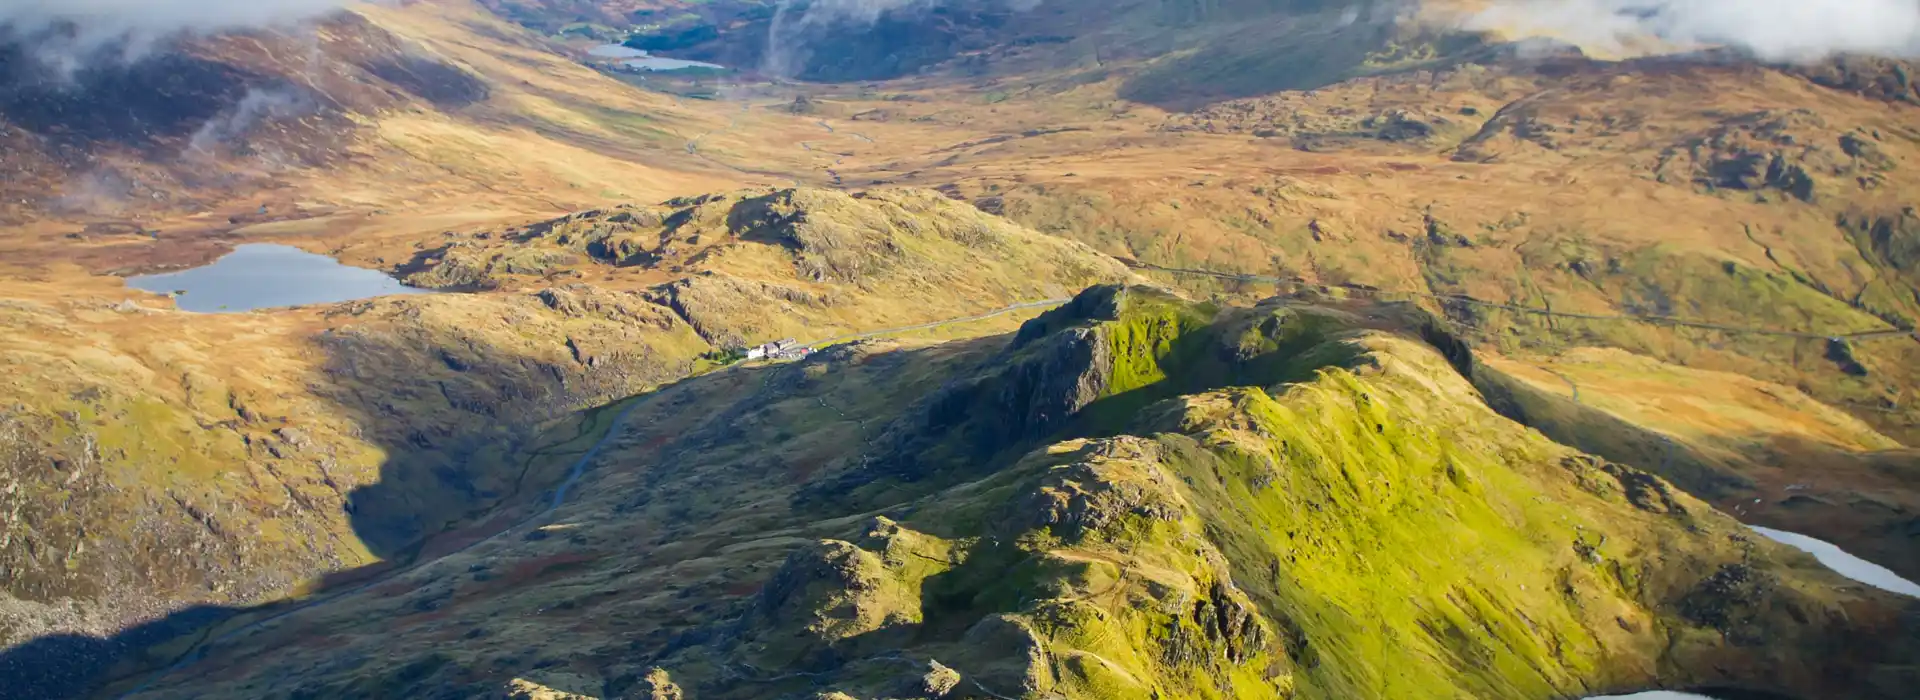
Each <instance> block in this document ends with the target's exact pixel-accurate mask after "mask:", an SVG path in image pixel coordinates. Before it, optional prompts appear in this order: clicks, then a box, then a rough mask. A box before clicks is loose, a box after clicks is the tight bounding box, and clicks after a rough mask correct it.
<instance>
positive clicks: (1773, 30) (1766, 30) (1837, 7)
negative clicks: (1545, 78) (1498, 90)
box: [1464, 0, 1920, 61]
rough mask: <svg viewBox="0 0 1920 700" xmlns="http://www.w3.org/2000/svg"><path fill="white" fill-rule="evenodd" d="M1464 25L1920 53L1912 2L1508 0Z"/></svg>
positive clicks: (1692, 42) (1682, 42)
mask: <svg viewBox="0 0 1920 700" xmlns="http://www.w3.org/2000/svg"><path fill="white" fill-rule="evenodd" d="M1464 24H1465V27H1466V28H1468V29H1478V30H1497V31H1504V32H1507V33H1511V34H1518V35H1525V36H1550V37H1554V38H1559V39H1563V40H1567V41H1570V42H1573V43H1576V44H1580V45H1581V46H1583V47H1585V48H1589V49H1597V50H1599V51H1603V52H1607V53H1639V52H1641V50H1643V49H1644V47H1645V46H1646V44H1645V40H1646V39H1648V38H1657V39H1659V40H1661V41H1663V42H1666V43H1668V44H1670V45H1677V47H1678V48H1682V49H1686V48H1698V47H1704V46H1715V45H1717V46H1730V47H1734V48H1738V49H1742V50H1745V51H1748V52H1751V53H1753V54H1754V55H1755V56H1758V57H1760V58H1763V59H1766V60H1775V61H1811V60H1817V59H1820V58H1825V57H1827V56H1831V55H1834V54H1840V53H1864V54H1878V55H1888V56H1913V55H1915V54H1917V53H1920V4H1915V3H1913V2H1910V1H1908V0H1813V1H1805V0H1757V1H1754V0H1657V1H1655V2H1645V1H1640V0H1508V1H1505V2H1499V3H1495V4H1494V5H1492V6H1491V7H1488V8H1486V9H1484V10H1482V11H1480V12H1478V13H1476V14H1474V15H1472V16H1471V17H1470V18H1469V19H1468V20H1467V21H1466V22H1465V23H1464Z"/></svg>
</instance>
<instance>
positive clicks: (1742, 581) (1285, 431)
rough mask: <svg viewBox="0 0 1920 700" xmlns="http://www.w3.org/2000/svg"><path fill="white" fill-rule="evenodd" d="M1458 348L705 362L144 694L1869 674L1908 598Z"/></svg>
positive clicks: (1086, 344) (1110, 335) (1416, 316)
mask: <svg viewBox="0 0 1920 700" xmlns="http://www.w3.org/2000/svg"><path fill="white" fill-rule="evenodd" d="M1423 329H1424V332H1423ZM1436 342H1437V343H1438V344H1439V346H1436V345H1435V344H1434V343H1436ZM1442 347H1444V348H1445V350H1444V351H1443V350H1442ZM1473 363H1474V360H1473V358H1472V357H1471V356H1470V351H1469V350H1467V349H1466V348H1464V346H1461V345H1459V344H1458V343H1457V341H1452V340H1451V339H1450V338H1449V336H1447V335H1446V334H1445V332H1444V331H1443V330H1441V329H1440V328H1439V327H1437V326H1435V325H1433V323H1432V319H1431V318H1430V317H1428V316H1426V315H1425V314H1424V313H1422V312H1418V311H1417V310H1414V309H1411V308H1409V307H1404V306H1395V305H1374V304H1357V303H1352V302H1337V301H1308V300H1300V299H1295V300H1273V301H1269V302H1266V303H1263V304H1261V305H1258V306H1255V307H1252V308H1219V307H1214V306H1211V305H1201V304H1193V303H1190V302H1186V301H1183V300H1180V299H1178V298H1176V297H1173V296H1170V295H1168V294H1166V293H1164V292H1160V291H1156V290H1153V289H1149V288H1141V287H1128V288H1122V287H1096V288H1093V289H1091V290H1089V291H1087V292H1085V293H1083V294H1081V295H1080V296H1079V297H1078V298H1077V299H1075V300H1074V301H1073V302H1072V303H1070V304H1068V305H1066V306H1064V307H1062V308H1060V309H1058V310H1056V311H1053V312H1050V313H1048V314H1045V315H1043V316H1041V317H1039V318H1036V319H1034V320H1032V321H1030V322H1028V323H1027V325H1026V326H1025V327H1024V328H1023V329H1022V330H1021V331H1020V332H1019V333H1017V334H1014V335H1013V336H1010V337H1002V338H998V339H985V340H978V341H965V342H959V343H949V344H945V345H928V346H915V347H890V346H882V345H873V344H856V345H852V346H846V347H843V348H839V349H835V350H833V351H830V352H825V353H820V354H818V355H816V356H815V357H814V358H812V359H809V360H807V361H804V362H801V363H797V364H791V365H785V366H776V367H765V368H750V369H741V370H733V371H728V372H722V373H717V374H713V375H709V376H706V377H702V378H700V379H697V380H693V381H689V382H683V383H681V384H679V385H675V386H673V387H670V388H667V389H664V390H662V391H660V392H658V393H656V394H653V395H650V396H648V397H646V398H644V399H641V403H640V404H638V406H637V407H636V408H635V409H634V410H633V412H632V414H631V415H630V416H629V417H628V418H627V420H626V422H625V423H624V426H625V427H624V432H623V433H621V434H620V436H619V437H618V438H617V440H616V441H615V442H614V443H613V445H612V446H611V447H609V448H608V452H607V453H606V454H604V455H602V456H601V457H600V458H599V459H597V460H596V461H595V462H594V464H593V466H592V468H591V469H590V470H589V471H588V473H587V475H586V477H585V478H584V480H583V481H582V483H581V484H580V486H579V487H578V488H577V491H576V492H577V493H579V494H580V495H579V496H578V498H577V500H575V501H572V502H570V503H569V504H568V505H567V506H566V507H564V508H562V509H560V510H559V511H557V512H556V513H555V514H554V515H553V517H552V518H551V519H550V520H544V521H540V522H538V523H534V524H533V526H530V527H529V528H528V529H525V530H524V531H522V530H516V531H513V532H510V533H508V535H507V536H503V537H500V538H496V539H495V540H493V541H489V542H486V543H483V544H482V545H481V546H477V547H475V548H473V549H472V550H470V551H466V552H461V553H457V554H454V555H452V556H449V557H446V558H444V559H441V560H439V561H437V562H435V563H433V564H432V565H430V566H427V567H423V568H422V569H419V570H416V571H412V572H408V573H405V574H402V575H400V576H397V577H394V578H393V579H392V580H390V581H386V582H383V583H381V584H379V585H378V586H377V587H375V588H373V589H370V590H367V591H364V592H360V593H353V594H349V595H347V596H344V597H342V598H339V599H336V600H330V601H327V602H326V603H324V604H321V605H317V606H314V607H312V608H310V609H307V610H302V611H298V612H295V613H293V614H292V615H291V616H290V617H289V619H288V620H287V621H285V622H277V623H275V624H273V625H270V626H264V627H262V628H259V629H257V630H250V631H248V633H247V634H246V635H245V636H244V641H242V640H228V641H219V642H215V643H213V644H211V645H209V646H207V647H206V648H205V654H206V658H205V660H203V661H200V662H198V663H197V664H196V665H195V670H193V671H192V672H191V673H188V672H181V673H177V674H173V675H169V676H165V677H163V678H161V679H160V681H159V682H158V683H157V684H155V685H154V686H152V687H150V688H148V689H147V692H146V694H145V695H144V696H145V697H188V696H193V697H218V696H222V695H245V694H247V693H248V692H251V690H257V689H259V688H262V687H267V686H265V685H263V684H267V683H271V684H272V687H275V688H282V689H297V690H296V691H294V692H304V693H309V694H316V695H325V696H390V695H430V694H433V693H436V692H438V693H449V694H460V693H468V694H472V693H484V692H496V690H497V689H504V688H510V687H511V688H521V689H525V688H528V687H537V688H541V689H543V690H542V692H554V693H560V692H565V693H576V694H581V695H588V696H622V695H626V696H632V695H633V694H635V693H639V694H640V696H642V697H645V696H647V694H649V693H651V694H653V696H655V697H659V696H660V695H659V694H660V693H674V692H684V693H685V694H686V695H688V696H697V697H717V698H735V697H737V698H750V697H770V696H780V695H794V694H800V695H807V694H822V696H832V697H843V696H852V697H1045V696H1049V695H1064V696H1066V697H1087V698H1096V697H1098V698H1113V697H1154V696H1157V697H1275V698H1283V697H1285V698H1352V697H1381V698H1431V697H1488V698H1549V697H1569V696H1580V695H1584V694H1589V693H1596V692H1600V691H1606V690H1614V689H1631V688H1637V687H1650V686H1654V685H1656V684H1657V685H1660V686H1665V687H1720V688H1738V689H1744V690H1748V691H1754V692H1766V693H1776V694H1782V695H1786V696H1790V697H1863V698H1872V697H1885V698H1894V697H1902V696H1903V694H1904V693H1905V686H1904V685H1903V684H1902V683H1901V681H1900V680H1899V679H1901V678H1904V677H1907V676H1906V674H1910V673H1911V672H1912V669H1913V660H1914V658H1915V656H1914V654H1915V652H1916V650H1915V648H1914V647H1913V643H1914V642H1913V639H1914V637H1913V634H1914V631H1913V629H1912V627H1911V625H1912V619H1913V618H1912V610H1913V604H1912V603H1911V602H1910V601H1909V600H1907V599H1904V598H1898V597H1895V596H1892V595H1890V594H1885V593H1881V592H1877V591H1874V590H1870V589H1866V588H1864V587H1861V586H1858V585H1855V584H1852V583H1851V582H1848V581H1846V580H1845V579H1842V578H1839V577H1838V576H1837V575H1836V574H1834V573H1832V572H1830V571H1828V570H1826V569H1825V568H1823V567H1822V566H1820V565H1819V564H1817V563H1816V562H1814V561H1813V560H1812V559H1811V558H1809V557H1807V556H1804V555H1801V554H1799V553H1797V552H1794V551H1792V550H1789V549H1785V548H1783V547H1782V546H1780V545H1777V544H1775V543H1773V542H1771V541H1769V540H1766V539H1764V538H1762V537H1759V536H1757V535H1755V534H1753V533H1751V532H1750V531H1749V530H1747V529H1746V528H1745V527H1744V526H1742V525H1741V524H1740V523H1738V522H1736V521H1735V520H1733V519H1732V518H1729V517H1728V516H1726V515H1724V514H1722V513H1720V512H1718V511H1716V510H1714V509H1713V508H1712V507H1711V506H1709V505H1707V504H1706V503H1703V502H1702V501H1700V500H1697V499H1695V498H1693V497H1691V496H1689V495H1687V494H1686V493H1684V492H1682V491H1680V490H1678V489H1676V488H1674V487H1672V486H1671V485H1669V484H1668V483H1667V482H1666V481H1664V480H1662V479H1660V478H1658V477H1655V476H1652V475H1650V474H1648V473H1645V472H1643V471H1640V470H1638V469H1635V468H1632V467H1628V466H1624V465H1621V464H1618V463H1614V462H1611V461H1608V460H1606V459H1603V458H1599V457H1595V456H1592V455H1589V454H1585V453H1582V452H1580V451H1578V450H1576V449H1573V448H1570V447H1567V446H1564V445H1561V444H1557V443H1555V442H1552V441H1550V440H1549V439H1547V438H1546V437H1545V436H1543V435H1541V434H1540V433H1538V432H1535V431H1533V430H1531V429H1529V428H1526V427H1523V426H1521V425H1519V424H1516V423H1514V422H1512V421H1511V420H1509V419H1507V418H1504V417H1502V416H1501V415H1499V414H1498V413H1496V412H1494V411H1493V410H1492V409H1491V408H1489V407H1488V406H1487V404H1486V403H1485V402H1484V401H1483V400H1482V398H1481V396H1480V394H1479V392H1478V391H1477V390H1476V389H1475V388H1474V386H1473V384H1472V383H1471V382H1470V381H1469V379H1468V378H1467V377H1466V376H1464V375H1463V374H1462V373H1461V368H1463V367H1464V368H1471V367H1472V366H1473ZM535 526H537V527H535ZM434 640H438V641H434ZM375 650H379V653H377V654H376V653H373V652H374V651H375ZM351 659H358V661H356V662H352V663H345V662H346V661H348V660H351ZM836 693H837V694H839V695H836ZM667 696H668V697H670V696H671V694H669V695H667Z"/></svg>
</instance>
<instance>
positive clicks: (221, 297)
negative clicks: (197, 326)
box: [127, 243, 431, 313]
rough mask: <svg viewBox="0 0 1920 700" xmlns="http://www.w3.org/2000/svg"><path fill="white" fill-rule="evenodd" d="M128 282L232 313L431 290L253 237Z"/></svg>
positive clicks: (186, 303) (201, 308)
mask: <svg viewBox="0 0 1920 700" xmlns="http://www.w3.org/2000/svg"><path fill="white" fill-rule="evenodd" d="M127 286H129V287H133V288H135V289H144V290H146V291H149V292H158V293H160V294H167V293H171V292H175V291H183V292H185V293H184V294H181V295H180V296H178V297H175V298H174V300H173V301H174V305H176V306H178V307H179V308H180V309H181V310H183V311H195V312H199V313H232V312H239V311H250V310H253V309H269V308H274V307H280V306H301V305H305V304H332V303H337V302H342V301H352V300H354V299H366V298H369V297H379V296H387V295H390V294H429V293H431V292H429V291H428V290H425V289H419V288H415V287H409V286H406V285H404V284H401V283H400V281H399V280H396V279H394V278H392V277H389V276H387V275H386V274H384V273H381V272H378V271H375V270H367V269H363V268H358V267H348V266H346V265H342V264H340V262H339V261H337V260H334V259H333V258H329V257H327V256H325V255H315V254H313V253H309V252H307V251H304V250H301V249H299V248H295V247H292V246H284V245H274V244H270V243H249V244H247V245H242V246H239V247H236V248H234V249H233V252H231V253H228V254H226V255H224V256H221V258H220V259H219V260H215V261H213V263H212V264H210V265H205V266H202V267H196V268H193V269H191V270H181V271H179V272H168V273H165V274H158V275H140V276H138V277H129V278H127Z"/></svg>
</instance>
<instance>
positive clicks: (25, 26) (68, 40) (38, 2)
mask: <svg viewBox="0 0 1920 700" xmlns="http://www.w3.org/2000/svg"><path fill="white" fill-rule="evenodd" d="M345 4H346V3H345V2H344V1H343V0H204V1H202V0H71V1H61V2H55V1H53V0H21V1H17V2H9V3H4V4H0V43H24V44H26V45H28V46H30V47H31V50H30V51H29V52H28V54H29V55H30V56H32V57H34V58H37V59H39V60H40V61H42V62H44V63H45V64H47V65H49V66H51V67H52V68H54V69H55V70H56V71H57V72H59V73H61V74H68V75H70V74H71V73H73V72H74V71H76V70H78V69H80V68H82V67H83V66H85V65H86V64H87V63H88V62H90V61H96V60H119V61H132V60H137V59H139V58H141V57H144V56H145V55H146V54H147V53H148V52H149V51H151V50H152V49H153V47H154V46H155V44H156V43H158V42H160V41H162V40H165V39H167V38H171V37H176V36H180V35H185V34H208V33H214V32H222V31H232V30H237V29H249V28H259V27H269V26H279V25H286V24H289V23H294V22H299V21H301V20H305V19H310V18H313V17H318V16H320V15H324V14H326V13H328V12H331V11H334V10H337V9H340V8H341V7H343V6H345Z"/></svg>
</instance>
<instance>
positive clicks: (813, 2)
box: [761, 0, 1042, 76]
mask: <svg viewBox="0 0 1920 700" xmlns="http://www.w3.org/2000/svg"><path fill="white" fill-rule="evenodd" d="M1041 1H1042V0H780V2H779V6H778V9H777V10H775V13H774V16H773V26H772V27H770V28H769V29H768V31H767V52H766V57H765V59H764V62H763V63H764V64H763V65H762V66H761V69H762V70H764V71H766V72H768V73H771V74H773V75H781V76H792V75H795V74H798V73H799V72H801V70H802V69H803V68H804V67H805V64H806V62H807V59H808V58H809V57H810V56H811V54H812V53H813V48H812V45H813V43H814V42H815V41H817V40H818V39H819V37H820V34H821V33H822V32H823V31H824V30H826V29H827V28H829V27H871V26H873V25H874V23H876V22H878V21H880V18H881V17H885V16H888V15H901V14H906V13H912V12H922V11H926V10H930V9H933V8H936V7H941V6H953V5H959V4H964V3H974V4H977V5H991V6H993V7H1004V8H1008V9H1011V10H1013V11H1016V12H1027V11H1031V10H1033V9H1034V8H1036V7H1039V6H1040V3H1041Z"/></svg>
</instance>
